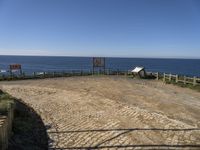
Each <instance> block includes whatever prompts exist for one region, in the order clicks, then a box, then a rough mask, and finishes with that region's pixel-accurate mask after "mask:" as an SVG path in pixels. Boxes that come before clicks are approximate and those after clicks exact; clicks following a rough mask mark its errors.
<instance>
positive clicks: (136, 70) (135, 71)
mask: <svg viewBox="0 0 200 150" xmlns="http://www.w3.org/2000/svg"><path fill="white" fill-rule="evenodd" d="M143 69H144V67H135V69H133V70H132V71H131V72H133V73H139V72H140V71H142V70H143Z"/></svg>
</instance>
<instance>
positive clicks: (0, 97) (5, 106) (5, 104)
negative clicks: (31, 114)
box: [0, 90, 14, 150]
mask: <svg viewBox="0 0 200 150" xmlns="http://www.w3.org/2000/svg"><path fill="white" fill-rule="evenodd" d="M13 118H14V102H13V101H12V100H10V99H9V98H8V96H7V95H5V94H4V93H3V92H2V91H1V90H0V150H6V149H7V148H8V140H9V138H10V137H11V135H12V122H13Z"/></svg>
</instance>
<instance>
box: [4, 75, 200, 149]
mask: <svg viewBox="0 0 200 150" xmlns="http://www.w3.org/2000/svg"><path fill="white" fill-rule="evenodd" d="M0 88H1V89H3V90H4V91H6V92H8V93H10V94H11V95H13V96H15V97H17V98H20V99H21V100H22V101H24V102H25V103H27V104H28V105H29V106H31V107H32V108H34V109H35V110H36V112H37V113H38V114H39V115H41V117H42V119H43V121H44V123H45V125H46V126H47V132H48V136H49V149H150V148H152V149H166V148H170V149H175V148H176V149H200V147H198V146H200V93H199V92H196V91H193V90H190V89H186V88H181V87H177V86H173V85H165V84H164V83H162V82H159V81H149V80H137V79H131V78H125V77H114V76H111V77H106V76H99V77H97V76H93V77H92V76H91V77H69V78H54V79H43V80H26V81H12V82H1V83H0Z"/></svg>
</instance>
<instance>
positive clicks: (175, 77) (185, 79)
mask: <svg viewBox="0 0 200 150" xmlns="http://www.w3.org/2000/svg"><path fill="white" fill-rule="evenodd" d="M163 81H164V82H166V81H174V82H176V83H178V82H181V83H184V84H193V85H194V86H195V85H200V78H197V77H187V76H179V75H173V74H166V73H164V74H163Z"/></svg>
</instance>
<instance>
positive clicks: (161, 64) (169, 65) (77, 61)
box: [0, 56, 200, 77]
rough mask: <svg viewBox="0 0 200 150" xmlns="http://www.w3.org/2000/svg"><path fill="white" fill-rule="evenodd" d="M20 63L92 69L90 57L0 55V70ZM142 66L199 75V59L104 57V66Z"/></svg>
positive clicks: (32, 68)
mask: <svg viewBox="0 0 200 150" xmlns="http://www.w3.org/2000/svg"><path fill="white" fill-rule="evenodd" d="M15 63H18V64H21V65H22V69H23V71H24V72H25V73H32V72H41V71H67V70H72V69H73V70H80V69H88V70H89V69H92V58H91V57H48V56H0V70H2V69H9V64H15ZM135 66H144V67H145V68H146V70H147V71H152V72H165V73H172V74H179V75H187V76H198V77H200V59H152V58H106V68H107V69H111V70H121V71H127V70H131V69H133V68H134V67H135Z"/></svg>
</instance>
